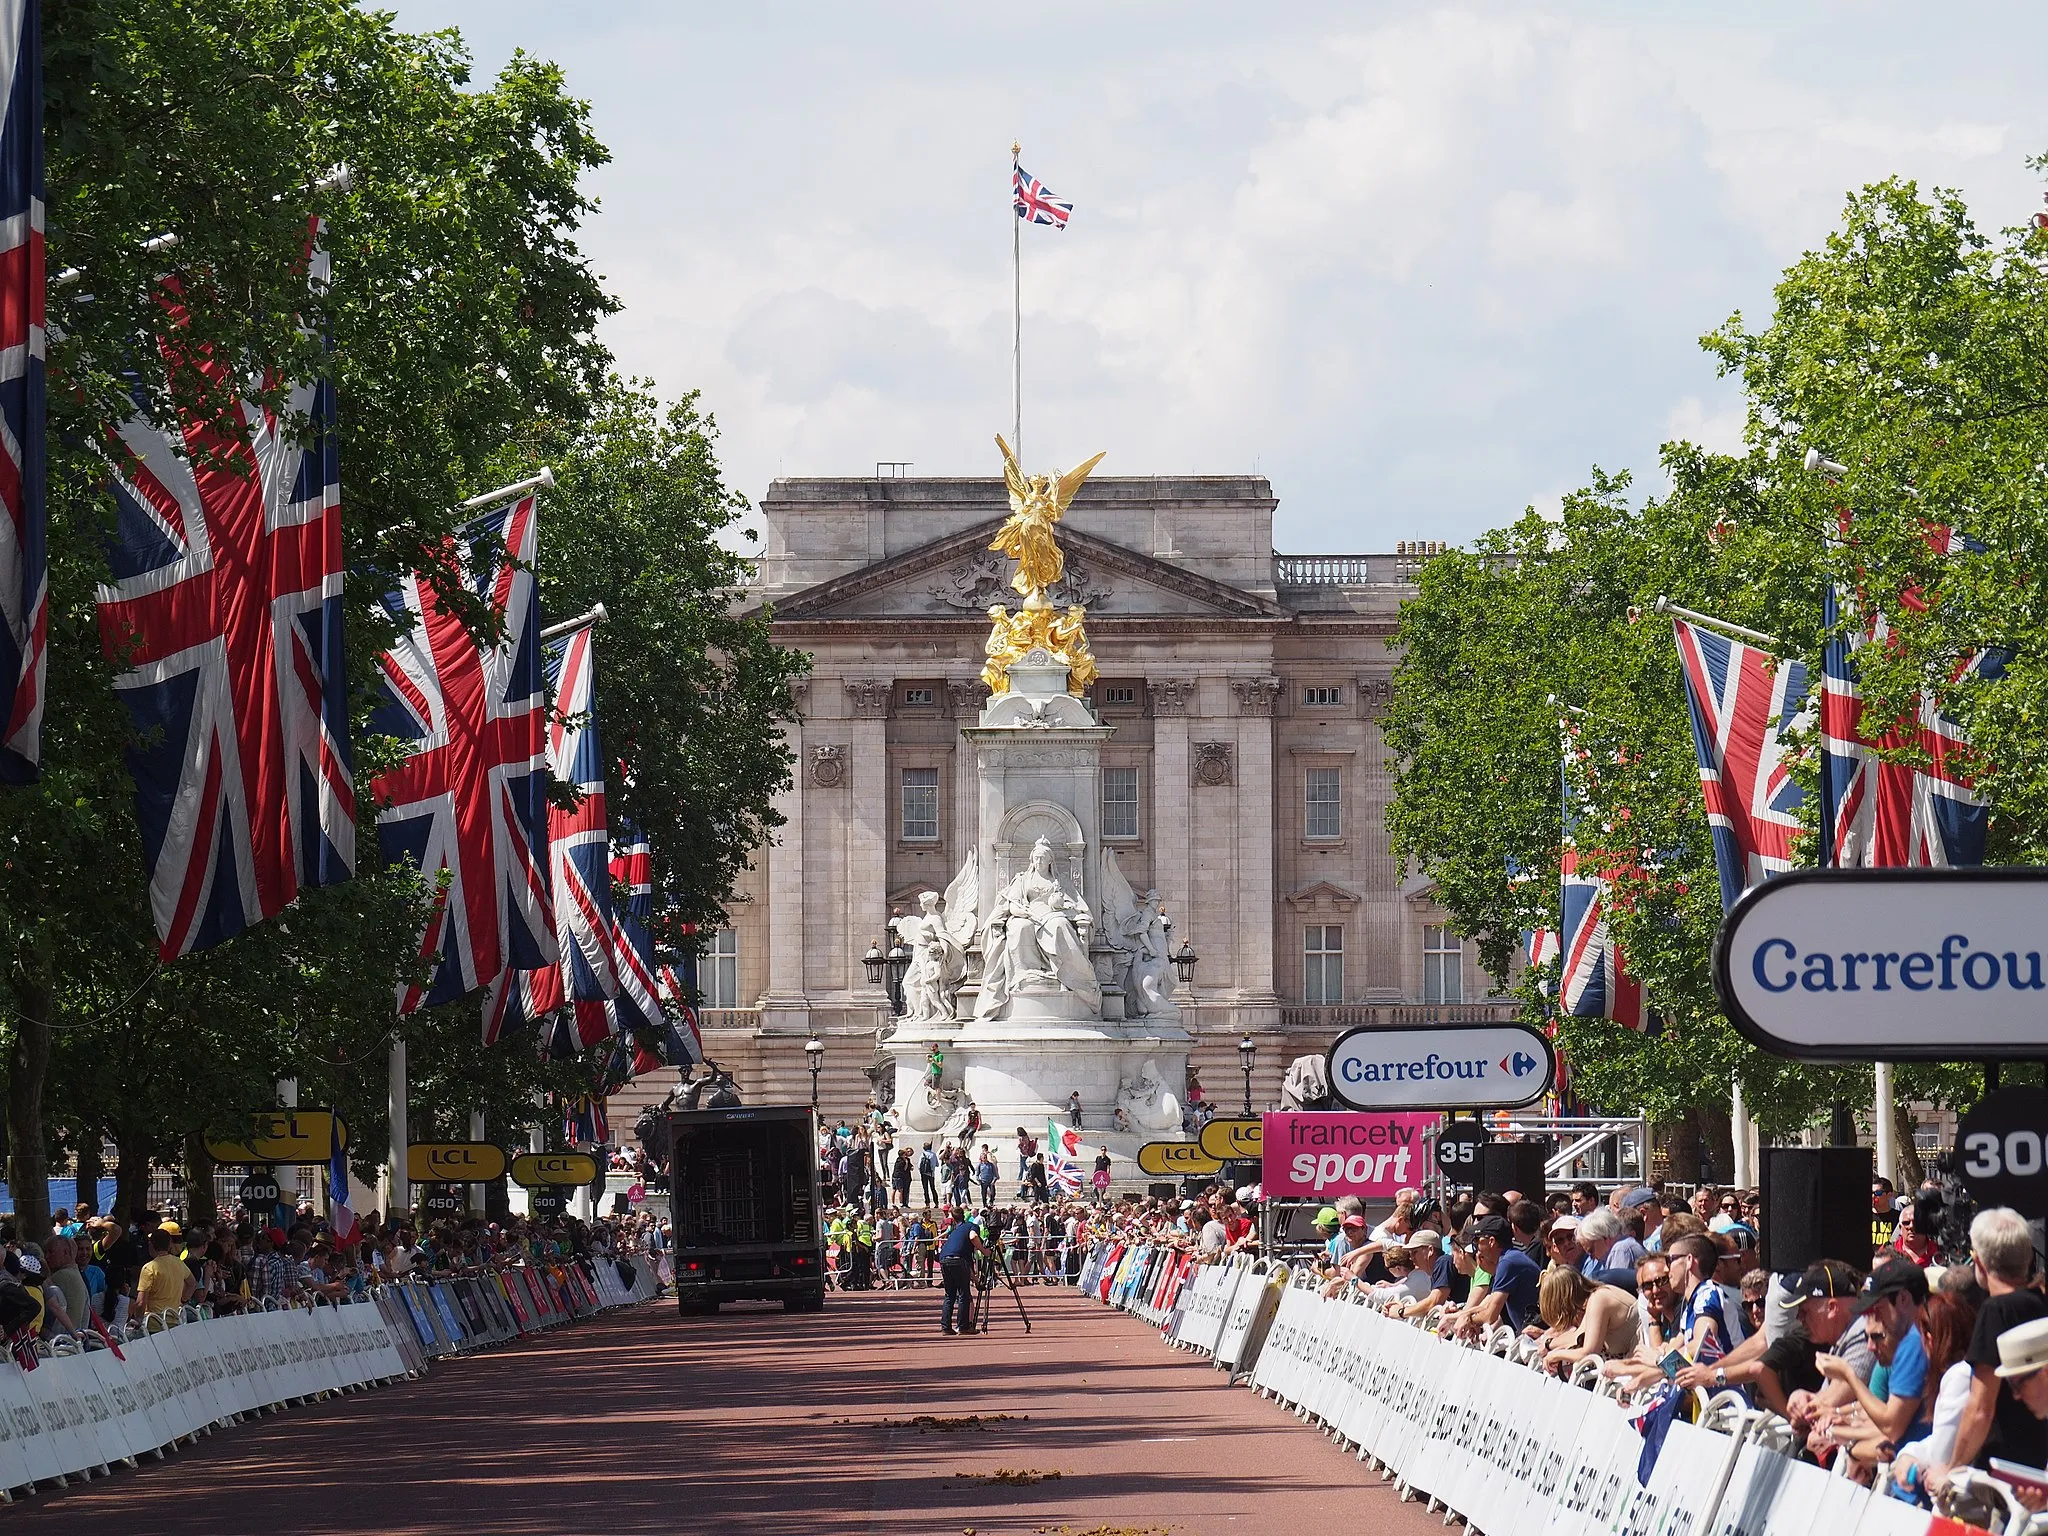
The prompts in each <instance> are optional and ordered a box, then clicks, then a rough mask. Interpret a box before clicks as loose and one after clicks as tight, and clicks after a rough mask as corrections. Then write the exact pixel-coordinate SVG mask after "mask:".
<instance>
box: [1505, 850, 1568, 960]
mask: <svg viewBox="0 0 2048 1536" xmlns="http://www.w3.org/2000/svg"><path fill="white" fill-rule="evenodd" d="M1535 878H1536V876H1535V873H1534V871H1532V870H1528V869H1524V868H1523V867H1522V865H1521V864H1520V863H1518V862H1517V861H1516V860H1514V859H1509V860H1508V884H1509V885H1510V886H1524V885H1527V884H1528V883H1529V882H1530V881H1531V880H1533V879H1535ZM1557 953H1558V944H1557V930H1556V929H1555V928H1524V929H1523V930H1522V958H1523V960H1524V961H1526V962H1527V964H1528V966H1529V969H1531V970H1532V971H1533V970H1537V969H1539V968H1541V967H1542V966H1546V965H1548V964H1550V962H1551V961H1553V960H1555V959H1556V958H1557Z"/></svg>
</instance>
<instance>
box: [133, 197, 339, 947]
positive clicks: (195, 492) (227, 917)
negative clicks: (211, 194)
mask: <svg viewBox="0 0 2048 1536" xmlns="http://www.w3.org/2000/svg"><path fill="white" fill-rule="evenodd" d="M319 235H320V221H319V220H318V219H314V220H312V221H310V223H309V225H308V242H307V261H308V272H309V276H310V278H311V280H312V282H313V283H314V285H315V286H316V287H320V286H324V285H325V283H326V280H327V260H326V256H325V254H324V253H323V252H322V251H321V250H320V249H319V245H318V240H319ZM162 286H163V294H162V301H163V304H164V308H165V310H166V312H167V314H168V315H169V317H170V319H171V323H172V326H173V328H174V329H176V328H180V327H182V326H183V325H184V324H185V323H186V320H187V314H186V311H185V308H184V303H183V299H182V290H181V288H180V286H179V283H178V280H177V279H176V278H175V277H173V278H166V279H165V280H164V282H163V285H162ZM165 356H166V359H167V360H169V361H173V362H178V361H186V362H190V361H193V360H190V359H181V358H179V356H178V354H177V350H176V347H175V346H174V345H171V344H167V345H166V347H165ZM196 366H197V368H198V369H199V371H200V372H201V373H202V374H204V375H205V377H206V378H207V380H208V381H209V382H210V383H211V384H213V385H214V386H215V387H216V388H217V390H218V391H219V393H218V395H216V398H220V397H224V396H226V395H228V394H229V393H230V392H231V391H232V390H233V388H234V385H233V380H232V378H231V376H230V374H229V372H228V370H227V368H226V366H225V365H224V364H223V363H222V362H221V361H220V360H219V359H218V358H213V357H200V358H198V359H197V360H196ZM239 415H240V426H241V431H240V432H239V433H236V434H233V435H229V434H228V433H226V432H223V431H222V430H221V429H220V427H219V425H218V423H217V422H216V421H199V420H193V419H190V418H187V419H185V420H183V421H182V422H181V423H180V430H179V437H178V438H177V439H176V440H173V439H171V438H168V437H166V436H165V435H164V434H163V433H162V432H160V431H158V430H157V429H156V428H155V427H153V426H151V425H150V424H149V423H148V422H147V421H146V420H144V419H143V418H142V417H141V416H140V415H137V416H134V417H131V418H129V420H128V421H127V422H126V423H125V424H124V425H123V426H122V427H121V429H120V432H119V433H118V434H117V439H116V442H115V443H114V445H112V447H111V448H110V451H109V463H110V470H111V478H112V481H113V491H114V508H115V529H114V536H113V538H112V540H111V541H110V546H109V549H108V562H109V565H110V566H111V568H112V573H113V577H114V579H113V581H112V582H111V583H108V584H105V585H102V586H101V587H100V589H99V594H98V601H99V620H100V638H101V642H102V644H103V645H104V646H105V649H106V652H107V654H108V655H109V656H110V657H112V658H114V659H116V660H120V661H125V662H127V663H128V664H129V666H130V668H131V670H129V671H127V672H125V673H123V674H122V675H121V676H119V677H118V678H116V679H115V680H114V688H115V690H116V691H117V692H118V693H119V694H120V695H121V697H122V699H123V701H124V702H125V703H126V704H127V706H128V710H129V713H130V714H131V715H132V716H133V718H134V720H135V724H136V727H137V729H138V731H139V732H140V733H141V736H142V740H141V741H140V742H139V743H137V744H136V745H133V746H131V747H130V748H129V749H128V753H127V756H128V767H129V771H130V772H131V773H132V774H133V775H134V778H135V809H136V818H137V820H138V821H139V822H140V824H141V829H142V837H143V851H144V857H145V859H146V860H147V863H148V866H149V902H150V909H151V912H152V914H153V915H154V917H155V919H156V929H157V935H158V938H159V940H160V943H161V950H162V954H163V956H164V958H165V959H167V960H168V959H172V958H174V957H176V956H178V955H183V954H188V953H190V952H191V951H193V950H197V949H206V948H210V947H211V946H213V945H215V944H218V943H220V942H221V941H222V940H224V939H228V938H232V937H233V936H234V935H236V934H238V933H240V932H242V930H244V929H245V928H247V927H249V926H250V925H251V924H254V923H258V922H261V921H262V920H263V919H265V918H267V917H274V916H275V915H276V914H277V913H279V912H281V911H283V910H284V909H285V908H286V907H287V906H289V905H290V904H291V903H292V902H293V901H294V900H296V899H297V897H298V894H299V890H300V888H301V887H302V886H319V885H334V884H337V883H339V882H340V881H343V880H346V879H347V878H348V877H349V875H350V874H351V873H352V872H353V871H354V868H355V856H356V843H355V785H354V777H353V770H352V767H351V763H350V756H349V743H348V712H347V685H346V682H345V680H344V678H343V675H342V636H341V625H342V596H341V589H342V569H343V565H342V549H341V472H340V468H339V464H338V460H337V458H336V452H335V406H334V386H333V384H332V383H331V382H327V381H321V382H318V383H312V384H302V385H300V386H298V387H297V388H295V389H293V390H292V391H291V392H290V393H289V395H288V397H287V401H286V407H285V409H284V411H283V412H282V413H278V412H272V411H269V410H266V409H264V408H263V407H262V406H260V405H257V404H255V403H253V402H250V401H248V400H243V401H240V402H239ZM308 423H310V425H311V428H312V435H311V437H310V439H308V438H307V436H306V434H305V431H304V428H305V426H306V424H308Z"/></svg>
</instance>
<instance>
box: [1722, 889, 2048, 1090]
mask: <svg viewBox="0 0 2048 1536" xmlns="http://www.w3.org/2000/svg"><path fill="white" fill-rule="evenodd" d="M2044 951H2048V869H2027V868H2007V869H1843V870H1794V871H1792V872H1790V873H1788V874H1783V875H1779V876H1777V877H1776V878H1774V879H1771V880H1766V881H1765V882H1764V883H1763V884H1762V885H1760V886H1757V887H1755V888H1754V889H1753V890H1751V891H1749V892H1748V893H1747V894H1745V895H1744V896H1743V898H1742V900H1740V901H1738V902H1737V903H1736V904H1735V906H1734V909H1733V910H1731V911H1730V912H1729V914H1728V915H1727V917H1725V918H1724V919H1722V922H1721V932H1720V936H1719V937H1718V939H1717V940H1716V941H1715V945H1714V986H1715V989H1716V990H1717V991H1718V992H1719V993H1720V996H1721V1005H1722V1007H1723V1008H1724V1009H1725V1010H1726V1012H1727V1014H1728V1018H1729V1021H1730V1022H1731V1023H1732V1024H1734V1025H1735V1027H1736V1028H1737V1029H1739V1030H1741V1031H1742V1032H1743V1033H1744V1034H1745V1035H1747V1036H1748V1037H1749V1038H1750V1039H1752V1040H1754V1041H1755V1042H1756V1043H1757V1044H1758V1045H1761V1046H1762V1047H1763V1048H1764V1049H1765V1050H1768V1051H1774V1052H1776V1053H1777V1054H1778V1055H1781V1056H1792V1057H1799V1058H1805V1059H1809V1060H1822V1059H1828V1058H1841V1059H1848V1060H1861V1061H1869V1060H1871V1059H1872V1058H1876V1059H1879V1060H1885V1061H1891V1060H1905V1059H1911V1058H1915V1057H1920V1058H1926V1059H1929V1060H1942V1061H1986V1060H1997V1059H2000V1058H2007V1057H2015V1058H2025V1059H2028V1060H2034V1059H2037V1058H2039V1057H2040V1056H2041V1055H2042V1053H2043V1050H2044V1048H2048V1047H2044V1042H2048V959H2044V954H2043V952H2044Z"/></svg>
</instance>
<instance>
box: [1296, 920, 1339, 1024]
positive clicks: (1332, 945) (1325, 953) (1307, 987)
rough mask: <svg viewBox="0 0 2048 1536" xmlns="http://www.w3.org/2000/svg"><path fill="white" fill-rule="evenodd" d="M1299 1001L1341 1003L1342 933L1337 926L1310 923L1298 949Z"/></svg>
mask: <svg viewBox="0 0 2048 1536" xmlns="http://www.w3.org/2000/svg"><path fill="white" fill-rule="evenodd" d="M1301 1000H1302V1001H1303V1002H1304V1003H1310V1004H1318V1005H1320V1004H1326V1003H1341V1002H1343V1001H1344V929H1343V927H1342V926H1341V925H1340V924H1337V923H1327V924H1322V923H1311V924H1310V925H1309V926H1308V928H1307V929H1306V930H1304V937H1303V939H1302V946H1301Z"/></svg>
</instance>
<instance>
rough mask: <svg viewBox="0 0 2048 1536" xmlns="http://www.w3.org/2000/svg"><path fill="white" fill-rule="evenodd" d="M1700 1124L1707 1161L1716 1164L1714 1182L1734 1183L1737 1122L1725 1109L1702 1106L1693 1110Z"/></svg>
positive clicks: (1701, 1138)
mask: <svg viewBox="0 0 2048 1536" xmlns="http://www.w3.org/2000/svg"><path fill="white" fill-rule="evenodd" d="M1693 1114H1694V1115H1695V1116H1696V1117H1697V1123H1698V1125H1699V1131H1700V1140H1701V1142H1702V1143H1704V1144H1705V1147H1706V1158H1707V1161H1708V1162H1710V1163H1712V1164H1713V1165H1714V1182H1715V1183H1716V1184H1732V1183H1734V1182H1735V1123H1734V1121H1733V1120H1731V1119H1730V1118H1729V1115H1728V1111H1727V1110H1725V1109H1715V1108H1712V1107H1710V1106H1702V1107H1701V1108H1699V1109H1696V1110H1694V1111H1693Z"/></svg>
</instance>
